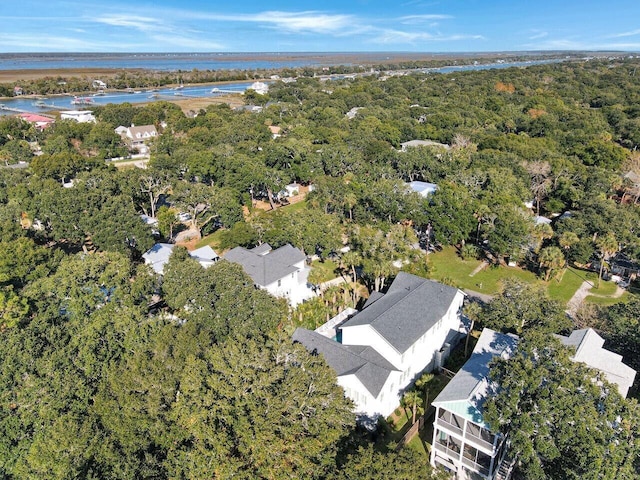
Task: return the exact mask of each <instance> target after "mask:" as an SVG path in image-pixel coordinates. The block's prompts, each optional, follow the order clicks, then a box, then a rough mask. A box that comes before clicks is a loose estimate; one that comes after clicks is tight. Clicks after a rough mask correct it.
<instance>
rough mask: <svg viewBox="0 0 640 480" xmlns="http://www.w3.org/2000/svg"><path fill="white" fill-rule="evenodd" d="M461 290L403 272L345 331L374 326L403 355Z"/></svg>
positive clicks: (431, 325)
mask: <svg viewBox="0 0 640 480" xmlns="http://www.w3.org/2000/svg"><path fill="white" fill-rule="evenodd" d="M458 291H459V290H458V289H457V288H454V287H449V286H447V285H443V284H441V283H438V282H434V281H432V280H427V279H424V278H421V277H418V276H416V275H411V274H409V273H405V272H400V273H398V276H397V277H396V279H395V280H394V281H393V283H392V284H391V286H390V287H389V290H388V291H387V293H386V294H384V296H382V297H380V298H378V299H376V300H375V301H374V302H367V304H366V305H365V308H364V309H363V310H362V312H360V313H358V314H357V315H355V316H353V317H352V318H351V319H350V320H348V321H347V322H345V324H344V325H343V328H345V327H350V326H356V325H371V326H372V327H373V328H374V329H375V330H376V331H377V332H378V333H379V334H380V335H382V336H383V337H384V338H385V339H386V340H387V341H388V342H389V343H390V344H391V345H392V346H393V347H394V348H395V349H396V350H397V351H398V352H400V353H404V352H405V351H406V350H407V349H408V348H409V347H411V345H413V344H414V343H415V342H416V341H417V340H418V339H419V338H420V337H422V336H423V335H424V334H425V333H426V332H427V331H428V330H429V329H430V328H431V327H433V326H434V325H435V324H436V323H437V322H438V320H440V319H441V318H442V317H443V316H444V314H445V313H446V312H447V310H448V309H449V307H450V306H451V303H452V302H453V300H454V298H455V296H456V295H457V294H458Z"/></svg>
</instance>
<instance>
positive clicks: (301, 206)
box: [280, 200, 307, 213]
mask: <svg viewBox="0 0 640 480" xmlns="http://www.w3.org/2000/svg"><path fill="white" fill-rule="evenodd" d="M280 208H282V209H284V210H286V211H287V212H288V213H292V212H299V211H301V210H306V209H307V201H306V200H303V201H302V202H296V203H292V204H290V205H286V206H284V207H280Z"/></svg>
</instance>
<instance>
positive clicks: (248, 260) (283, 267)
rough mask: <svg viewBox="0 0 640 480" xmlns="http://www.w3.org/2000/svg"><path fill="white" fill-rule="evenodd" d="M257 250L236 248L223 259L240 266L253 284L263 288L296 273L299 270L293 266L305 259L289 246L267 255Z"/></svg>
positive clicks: (261, 250)
mask: <svg viewBox="0 0 640 480" xmlns="http://www.w3.org/2000/svg"><path fill="white" fill-rule="evenodd" d="M258 248H259V247H256V249H254V250H247V249H246V248H242V247H236V248H234V249H232V250H230V251H229V252H227V253H226V255H225V256H224V258H225V259H226V260H228V261H230V262H234V263H238V264H240V265H241V266H242V268H243V269H244V271H245V272H246V273H247V275H249V276H250V277H251V279H252V280H253V281H254V283H256V284H258V285H261V286H263V287H266V286H267V285H270V284H272V283H274V282H275V281H277V280H280V279H281V278H284V277H286V276H287V275H289V274H290V273H294V272H297V271H298V270H299V268H298V267H296V266H295V264H296V263H299V262H301V261H302V260H304V259H305V258H306V256H305V254H304V253H302V251H300V250H298V249H297V248H295V247H292V246H291V245H289V244H286V245H284V246H282V247H280V248H278V249H277V250H272V251H270V252H268V253H263V251H264V249H263V248H261V249H259V250H257V249H258ZM269 248H270V247H269ZM256 250H257V251H256Z"/></svg>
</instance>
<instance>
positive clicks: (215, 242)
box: [196, 229, 224, 253]
mask: <svg viewBox="0 0 640 480" xmlns="http://www.w3.org/2000/svg"><path fill="white" fill-rule="evenodd" d="M222 232H224V230H222V229H219V230H216V231H215V232H213V233H212V234H211V235H207V236H206V237H202V238H201V239H200V240H199V241H198V243H196V248H200V247H206V246H207V245H210V246H211V248H213V249H214V250H215V251H216V252H218V253H220V240H221V238H222V237H221V235H222Z"/></svg>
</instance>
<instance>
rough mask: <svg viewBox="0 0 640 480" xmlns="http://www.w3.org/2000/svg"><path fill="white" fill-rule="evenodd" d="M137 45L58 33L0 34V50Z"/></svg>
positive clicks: (105, 49) (111, 48)
mask: <svg viewBox="0 0 640 480" xmlns="http://www.w3.org/2000/svg"><path fill="white" fill-rule="evenodd" d="M135 47H136V45H133V44H126V43H122V42H104V41H92V40H90V39H87V38H86V37H82V38H73V37H67V36H56V35H46V34H41V35H31V34H16V33H11V34H7V33H1V34H0V50H4V51H13V52H33V51H48V52H84V51H92V52H116V51H117V52H119V51H128V50H135Z"/></svg>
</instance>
